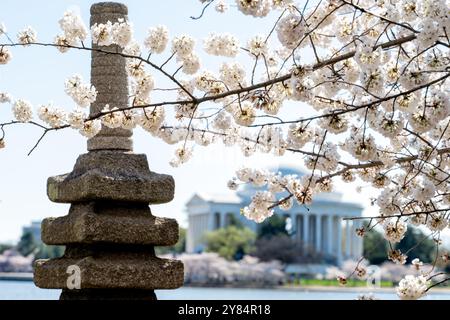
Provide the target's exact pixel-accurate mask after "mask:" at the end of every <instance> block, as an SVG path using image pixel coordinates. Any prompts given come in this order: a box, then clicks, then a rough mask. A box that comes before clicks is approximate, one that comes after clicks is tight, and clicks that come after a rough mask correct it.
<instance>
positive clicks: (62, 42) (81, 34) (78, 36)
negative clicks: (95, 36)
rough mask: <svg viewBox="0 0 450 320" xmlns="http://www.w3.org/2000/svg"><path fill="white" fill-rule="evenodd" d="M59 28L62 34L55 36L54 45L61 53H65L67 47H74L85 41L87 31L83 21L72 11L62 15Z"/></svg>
mask: <svg viewBox="0 0 450 320" xmlns="http://www.w3.org/2000/svg"><path fill="white" fill-rule="evenodd" d="M59 26H60V27H61V30H62V32H63V33H62V34H61V35H57V36H56V38H55V44H56V45H57V46H58V47H57V48H58V50H59V51H60V52H61V53H64V52H67V51H68V50H69V48H68V46H75V45H77V44H78V43H79V42H80V41H85V40H86V38H87V36H88V29H87V28H86V26H85V24H84V22H83V20H82V19H81V17H80V16H79V15H78V14H76V13H75V12H73V11H66V12H65V13H64V16H63V17H62V18H61V19H60V20H59Z"/></svg>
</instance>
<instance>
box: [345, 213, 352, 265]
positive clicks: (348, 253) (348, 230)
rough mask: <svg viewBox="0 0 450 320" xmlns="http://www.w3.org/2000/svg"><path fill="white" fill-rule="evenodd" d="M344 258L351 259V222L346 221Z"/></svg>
mask: <svg viewBox="0 0 450 320" xmlns="http://www.w3.org/2000/svg"><path fill="white" fill-rule="evenodd" d="M345 226H346V227H345V232H346V233H345V257H346V258H351V256H352V238H353V237H352V226H351V221H350V220H347V221H346V223H345Z"/></svg>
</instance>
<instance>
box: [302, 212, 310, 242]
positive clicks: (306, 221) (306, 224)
mask: <svg viewBox="0 0 450 320" xmlns="http://www.w3.org/2000/svg"><path fill="white" fill-rule="evenodd" d="M308 231H309V214H303V237H302V238H303V245H304V247H305V248H307V247H308V246H309V234H308Z"/></svg>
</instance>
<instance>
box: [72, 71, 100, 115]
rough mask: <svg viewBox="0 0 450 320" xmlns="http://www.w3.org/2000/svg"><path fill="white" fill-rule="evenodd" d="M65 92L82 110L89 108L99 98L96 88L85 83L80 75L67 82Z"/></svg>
mask: <svg viewBox="0 0 450 320" xmlns="http://www.w3.org/2000/svg"><path fill="white" fill-rule="evenodd" d="M65 92H66V94H67V95H68V96H69V97H71V98H72V99H73V101H74V102H75V103H76V104H77V106H79V107H82V108H86V107H89V106H90V105H91V103H93V102H94V101H95V100H96V98H97V90H96V89H95V87H94V86H92V85H90V84H86V83H84V82H83V78H82V77H81V76H80V75H74V76H73V77H70V78H69V79H67V80H66V82H65Z"/></svg>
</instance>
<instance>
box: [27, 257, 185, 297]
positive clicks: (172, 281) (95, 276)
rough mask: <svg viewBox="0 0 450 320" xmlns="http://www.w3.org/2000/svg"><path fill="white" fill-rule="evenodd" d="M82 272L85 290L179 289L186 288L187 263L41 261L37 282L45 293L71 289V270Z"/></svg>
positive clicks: (109, 259) (91, 259)
mask: <svg viewBox="0 0 450 320" xmlns="http://www.w3.org/2000/svg"><path fill="white" fill-rule="evenodd" d="M69 266H78V267H79V268H80V270H81V289H139V290H156V289H176V288H179V287H181V286H182V285H183V280H184V274H183V271H184V270H183V269H184V268H183V263H181V262H180V261H177V260H169V259H160V258H156V257H151V256H148V257H146V258H144V257H135V256H134V255H133V254H121V255H113V254H107V255H102V256H88V257H85V258H82V259H70V258H62V259H53V260H37V261H36V263H35V272H34V282H35V284H36V285H37V286H38V287H39V288H43V289H67V279H68V277H69V274H67V269H68V267H69Z"/></svg>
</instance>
